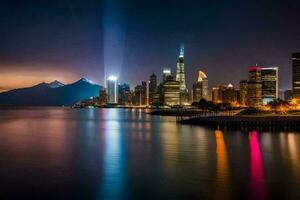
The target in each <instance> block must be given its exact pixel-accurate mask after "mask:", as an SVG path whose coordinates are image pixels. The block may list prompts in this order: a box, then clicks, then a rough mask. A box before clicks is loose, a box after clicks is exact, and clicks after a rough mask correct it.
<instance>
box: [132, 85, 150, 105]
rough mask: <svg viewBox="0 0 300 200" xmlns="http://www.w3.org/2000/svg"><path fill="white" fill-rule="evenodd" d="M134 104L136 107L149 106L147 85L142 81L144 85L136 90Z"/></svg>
mask: <svg viewBox="0 0 300 200" xmlns="http://www.w3.org/2000/svg"><path fill="white" fill-rule="evenodd" d="M134 104H135V105H136V106H145V105H146V104H147V83H146V82H145V81H142V85H137V86H136V87H135V88H134Z"/></svg>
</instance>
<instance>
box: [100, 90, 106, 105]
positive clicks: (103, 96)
mask: <svg viewBox="0 0 300 200" xmlns="http://www.w3.org/2000/svg"><path fill="white" fill-rule="evenodd" d="M106 103H107V93H106V89H105V88H103V89H101V90H100V92H99V104H100V105H103V104H106Z"/></svg>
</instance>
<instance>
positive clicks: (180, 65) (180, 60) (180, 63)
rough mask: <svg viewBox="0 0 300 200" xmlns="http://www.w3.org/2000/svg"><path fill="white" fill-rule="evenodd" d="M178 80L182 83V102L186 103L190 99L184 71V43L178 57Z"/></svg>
mask: <svg viewBox="0 0 300 200" xmlns="http://www.w3.org/2000/svg"><path fill="white" fill-rule="evenodd" d="M176 81H178V82H179V84H180V104H184V103H186V102H187V101H188V91H187V87H186V82H185V71H184V45H181V47H180V53H179V57H178V59H177V68H176Z"/></svg>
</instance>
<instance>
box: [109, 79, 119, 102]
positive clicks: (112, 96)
mask: <svg viewBox="0 0 300 200" xmlns="http://www.w3.org/2000/svg"><path fill="white" fill-rule="evenodd" d="M107 100H108V103H110V104H116V103H117V100H118V97H117V77H115V76H109V77H108V79H107Z"/></svg>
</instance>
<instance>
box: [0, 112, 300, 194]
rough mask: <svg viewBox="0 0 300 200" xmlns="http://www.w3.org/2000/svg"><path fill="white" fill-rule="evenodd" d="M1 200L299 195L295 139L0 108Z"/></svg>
mask: <svg viewBox="0 0 300 200" xmlns="http://www.w3.org/2000/svg"><path fill="white" fill-rule="evenodd" d="M0 187H1V189H0V195H1V199H12V198H22V199H25V197H30V198H35V199H46V198H52V199H70V198H72V199H136V198H139V199H167V198H172V199H174V198H178V199H194V198H198V199H275V198H278V199H300V133H298V134H297V133H270V132H268V133H259V132H255V131H253V132H250V133H249V132H229V131H224V132H221V131H214V130H209V129H205V128H202V127H196V126H188V125H178V124H176V123H175V122H174V118H172V117H159V116H149V115H146V114H145V113H144V111H142V110H123V109H99V110H98V109H87V110H74V109H62V108H57V109H56V108H51V109H49V108H47V109H45V108H44V109H37V108H34V109H12V110H9V109H2V110H0Z"/></svg>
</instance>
